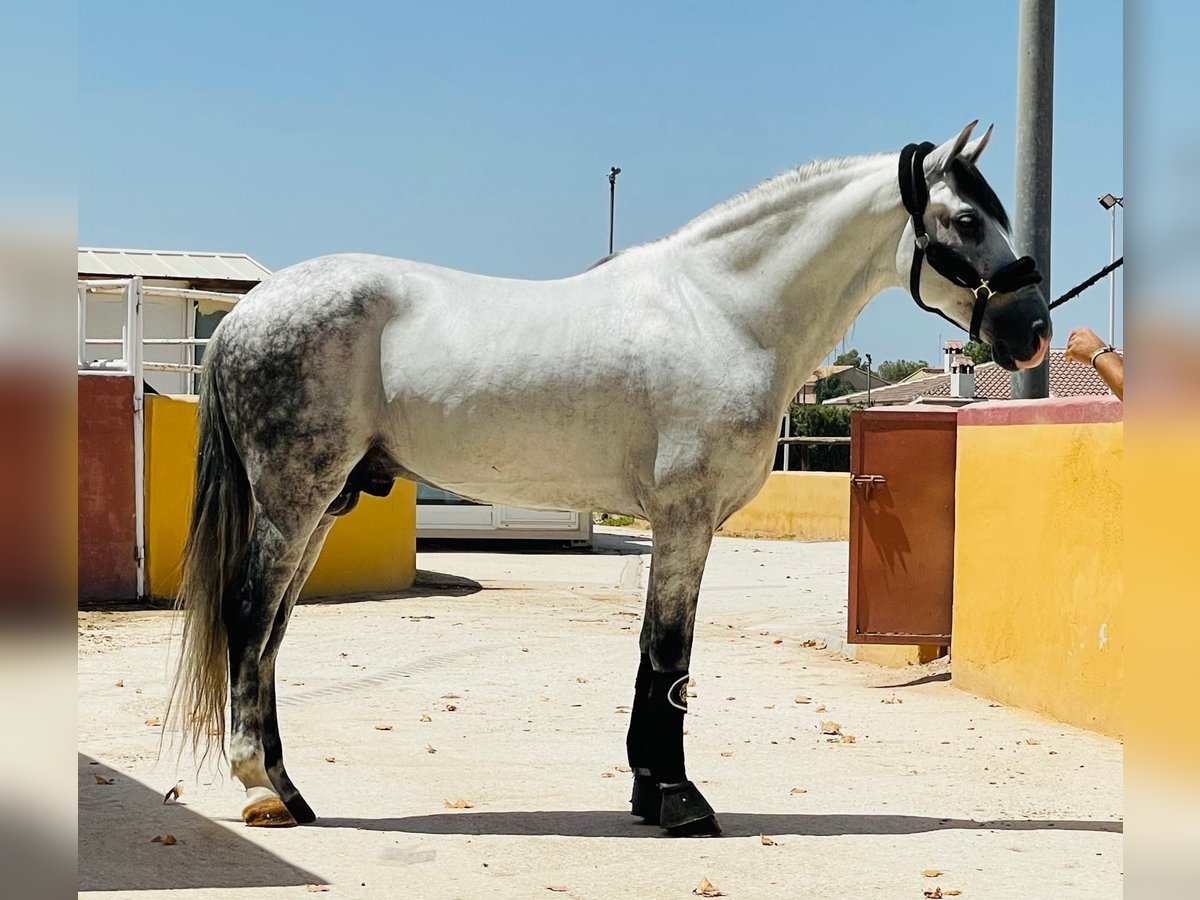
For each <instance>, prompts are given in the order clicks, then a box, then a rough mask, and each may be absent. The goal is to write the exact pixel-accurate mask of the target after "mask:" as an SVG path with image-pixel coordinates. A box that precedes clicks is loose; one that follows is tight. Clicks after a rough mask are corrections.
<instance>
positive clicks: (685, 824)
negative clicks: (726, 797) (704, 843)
mask: <svg viewBox="0 0 1200 900" xmlns="http://www.w3.org/2000/svg"><path fill="white" fill-rule="evenodd" d="M659 790H661V791H662V806H661V808H660V811H659V816H658V823H659V824H660V825H661V826H662V827H663V828H665V829H666V830H667V832H668V833H669V834H671V835H673V836H675V837H701V836H707V835H717V834H720V833H721V825H720V823H719V822H717V815H716V813H715V812H713V808H712V807H711V806H709V805H708V801H707V800H705V799H704V795H703V794H701V793H700V791H699V790H698V789H697V787H696V786H695V785H694V784H692V783H691V782H690V781H683V782H680V783H679V784H662V785H659Z"/></svg>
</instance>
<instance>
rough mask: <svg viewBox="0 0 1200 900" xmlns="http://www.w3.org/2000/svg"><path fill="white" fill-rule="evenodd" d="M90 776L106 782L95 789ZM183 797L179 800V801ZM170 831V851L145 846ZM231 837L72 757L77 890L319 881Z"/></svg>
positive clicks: (109, 772)
mask: <svg viewBox="0 0 1200 900" xmlns="http://www.w3.org/2000/svg"><path fill="white" fill-rule="evenodd" d="M94 776H99V777H100V778H103V779H105V780H107V779H112V783H111V784H100V783H99V782H97V780H96V778H95V777H94ZM185 799H186V798H185ZM164 834H171V835H174V837H175V839H176V840H177V841H178V842H179V843H177V844H175V845H174V846H164V845H163V844H161V843H152V841H153V839H154V838H155V837H157V836H159V835H164ZM324 880H325V879H323V878H321V877H320V876H319V875H315V874H313V873H312V872H309V871H306V870H305V869H301V868H299V867H298V866H294V865H292V864H291V863H289V862H285V861H284V860H282V859H280V858H279V857H278V856H275V855H274V854H273V853H270V852H269V851H267V850H264V849H263V848H262V847H260V846H258V845H257V844H254V843H252V842H250V841H248V840H246V839H245V838H242V837H239V836H238V835H237V834H236V833H235V832H233V831H231V830H229V829H228V828H224V827H222V826H221V825H218V824H216V823H215V822H212V821H210V820H209V819H207V818H206V817H204V816H201V815H199V814H198V813H194V812H192V811H191V810H190V809H188V808H187V806H186V805H185V804H183V803H171V804H166V805H164V804H163V797H162V794H159V793H157V792H155V791H152V790H150V789H149V788H147V787H146V786H145V785H144V784H141V783H140V782H138V781H134V780H133V779H132V778H129V777H128V776H126V775H122V774H121V773H120V772H117V771H116V770H114V769H110V768H108V767H107V766H104V765H101V764H99V763H96V762H95V761H94V760H92V759H91V758H90V757H87V756H85V755H83V754H82V753H81V754H79V890H80V891H169V890H180V889H184V888H243V887H273V886H288V885H305V884H319V883H322V882H323V881H324Z"/></svg>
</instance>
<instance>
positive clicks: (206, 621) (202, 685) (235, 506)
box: [164, 341, 253, 766]
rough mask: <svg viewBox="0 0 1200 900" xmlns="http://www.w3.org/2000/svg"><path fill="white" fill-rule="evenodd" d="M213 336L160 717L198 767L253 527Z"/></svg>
mask: <svg viewBox="0 0 1200 900" xmlns="http://www.w3.org/2000/svg"><path fill="white" fill-rule="evenodd" d="M215 343H216V342H215V341H214V342H210V346H209V347H208V348H207V352H206V354H205V355H206V356H207V357H208V358H207V359H206V363H207V365H205V367H204V372H203V374H202V375H201V380H200V416H199V419H200V422H199V429H200V434H199V450H198V452H197V454H196V493H195V496H194V498H193V501H192V516H191V522H190V524H189V526H188V534H187V543H186V545H185V546H184V551H183V574H182V578H181V580H180V585H179V594H178V596H177V597H176V600H175V609H176V611H177V612H178V611H179V610H182V611H183V634H182V647H181V649H180V656H179V668H178V670H177V671H176V673H175V680H174V682H173V683H172V685H171V693H170V697H169V699H168V701H167V710H166V718H167V720H168V721H167V722H166V723H165V724H164V730H166V728H167V727H169V726H170V725H171V724H172V722H171V719H172V714H174V719H175V722H174V724H176V725H177V726H178V727H180V728H181V730H182V732H183V735H184V739H185V741H188V742H190V743H191V747H192V752H193V754H194V755H195V758H196V762H197V765H198V766H199V765H202V764H203V762H204V760H205V759H206V758H207V757H208V755H209V753H210V752H211V751H212V749H213V746H214V745H215V746H216V748H217V751H218V753H219V754H220V755H221V756H222V757H223V756H224V754H225V741H224V738H225V703H226V699H227V695H228V692H229V649H228V648H229V642H228V636H227V634H226V632H225V622H224V619H223V617H222V603H223V600H224V596H225V592H226V590H227V589H228V588H229V586H230V584H231V583H232V582H233V580H234V578H235V577H236V575H237V573H238V570H239V568H240V566H241V564H242V557H243V556H244V554H245V552H246V547H247V545H248V544H249V541H250V529H251V528H252V527H253V505H252V502H251V495H250V482H249V480H248V479H247V477H246V469H245V466H244V465H243V464H242V460H241V456H240V455H239V454H238V450H237V447H236V446H234V443H233V438H232V436H231V435H230V432H229V423H228V421H227V420H226V418H225V411H224V409H223V407H222V405H221V394H220V390H219V387H218V384H217V376H216V369H217V365H216V357H217V353H216V352H215V351H216V350H217V349H218V348H217V347H216V346H214V344H215Z"/></svg>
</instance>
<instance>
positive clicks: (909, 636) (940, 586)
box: [847, 407, 958, 645]
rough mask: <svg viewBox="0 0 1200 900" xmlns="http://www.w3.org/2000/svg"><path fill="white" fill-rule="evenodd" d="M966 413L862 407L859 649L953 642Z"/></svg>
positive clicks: (856, 427) (855, 614) (853, 445)
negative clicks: (960, 451) (960, 422)
mask: <svg viewBox="0 0 1200 900" xmlns="http://www.w3.org/2000/svg"><path fill="white" fill-rule="evenodd" d="M957 419H958V416H957V410H954V409H930V408H929V407H924V408H919V407H918V408H913V407H908V408H903V407H901V408H885V409H871V410H858V411H856V412H855V413H854V414H853V415H852V416H851V420H850V421H851V424H850V436H851V438H850V609H849V627H848V636H847V640H848V641H849V642H850V643H852V644H932V645H948V644H949V643H950V621H951V600H952V597H953V589H954V464H955V457H956V450H957Z"/></svg>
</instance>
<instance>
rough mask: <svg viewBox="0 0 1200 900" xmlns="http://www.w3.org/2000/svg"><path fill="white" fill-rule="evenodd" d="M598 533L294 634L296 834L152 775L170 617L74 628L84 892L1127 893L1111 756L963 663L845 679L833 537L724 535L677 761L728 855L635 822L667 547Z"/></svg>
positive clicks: (91, 616) (209, 793) (439, 564)
mask: <svg viewBox="0 0 1200 900" xmlns="http://www.w3.org/2000/svg"><path fill="white" fill-rule="evenodd" d="M598 531H599V534H598V536H597V541H596V544H597V547H596V549H595V550H594V551H591V552H587V551H563V552H554V553H545V552H543V553H538V552H529V551H515V550H511V549H509V550H506V549H505V547H504V545H502V544H489V545H487V546H486V549H485V550H484V551H483V552H467V551H464V550H463V549H462V548H457V547H454V548H447V547H445V546H442V547H439V548H433V549H430V550H423V551H422V552H421V553H419V554H418V566H419V567H420V569H421V570H422V576H421V583H420V584H419V585H418V588H417V589H415V590H414V591H412V592H411V593H409V594H407V595H405V596H403V597H399V598H395V599H389V600H375V601H356V602H340V603H309V604H305V605H303V606H301V608H299V609H298V610H297V612H296V613H295V615H294V616H293V619H292V624H291V627H290V629H289V632H288V636H287V640H286V641H285V642H284V645H283V652H282V656H281V659H280V684H279V694H280V698H281V700H280V716H281V719H282V727H283V734H284V743H285V746H286V748H287V750H286V759H287V763H288V768H289V770H290V772H291V774H292V776H293V778H294V779H295V780H296V782H297V783H298V785H299V786H300V788H301V790H302V791H303V792H304V793H305V795H306V797H307V799H308V800H309V802H310V803H311V804H312V806H313V808H314V809H315V810H316V811H317V814H318V815H319V816H320V819H319V820H318V822H317V823H316V825H314V826H311V827H305V828H293V829H282V830H264V829H249V828H246V827H244V826H243V825H242V824H241V821H240V819H239V817H238V813H239V810H240V808H241V791H240V789H239V786H238V785H237V783H236V782H233V781H231V779H230V778H229V777H228V775H226V774H223V773H216V774H214V773H213V771H212V769H211V768H209V769H206V770H202V772H201V775H200V777H199V779H198V780H197V779H196V778H195V777H194V776H193V773H194V766H193V764H192V762H191V761H190V759H188V758H186V757H185V759H184V761H183V762H181V763H178V764H177V763H176V761H175V757H174V756H173V755H170V754H164V755H163V757H162V759H161V760H158V759H157V753H158V746H159V738H160V733H161V731H162V729H161V728H160V727H158V726H157V725H155V724H154V722H155V718H154V717H156V716H161V713H162V701H163V698H164V696H165V692H166V686H167V682H168V677H169V670H168V630H169V626H170V622H171V615H170V613H166V612H160V611H122V612H95V611H92V612H84V613H81V614H80V616H79V634H80V640H79V813H80V824H79V880H80V889H81V891H83V892H86V896H89V897H160V896H172V897H175V896H178V897H214V898H216V897H221V898H225V897H242V896H245V897H254V898H258V897H262V898H267V897H300V896H308V895H309V894H310V893H312V892H322V893H323V892H326V891H327V892H328V893H329V895H330V896H342V897H385V898H391V897H405V898H472V900H473V898H482V897H487V898H537V897H546V898H550V897H570V898H604V900H613V898H625V897H629V898H680V900H683V898H690V897H693V896H695V894H694V890H695V889H696V888H697V887H698V885H700V883H701V879H707V880H708V882H709V883H710V884H711V885H713V886H715V888H716V889H717V890H719V891H721V892H723V893H724V895H725V896H728V897H731V898H738V897H742V898H772V897H790V898H794V897H846V898H874V897H880V898H910V897H911V898H916V900H919V898H922V897H927V896H934V897H936V896H959V895H957V894H954V893H951V892H952V891H961V896H962V897H963V898H967V900H970V898H1017V897H1019V898H1022V900H1029V898H1041V897H1045V898H1054V900H1066V898H1074V897H1079V898H1088V900H1095V898H1103V897H1118V896H1120V895H1121V883H1122V876H1121V871H1122V834H1121V832H1122V805H1121V794H1122V778H1121V746H1120V744H1119V743H1118V742H1116V741H1113V740H1109V739H1105V738H1102V737H1098V736H1096V735H1093V734H1089V733H1087V732H1083V731H1079V730H1077V729H1073V728H1070V727H1067V726H1063V725H1060V724H1058V723H1055V722H1051V721H1048V720H1045V719H1041V718H1038V717H1036V716H1034V715H1032V714H1028V713H1025V712H1022V711H1019V710H1012V709H1007V708H1003V707H999V706H995V705H993V704H990V703H988V702H987V701H986V700H982V699H978V698H975V697H972V696H969V695H967V694H965V693H963V692H961V691H958V690H956V689H955V688H954V687H953V686H952V685H951V684H950V682H949V672H948V671H947V669H948V666H947V664H946V663H945V661H939V662H938V663H934V664H931V665H930V666H926V667H921V668H910V669H907V670H903V671H896V670H886V669H880V668H876V667H874V666H871V665H869V664H866V663H858V662H855V661H853V660H849V659H846V658H845V657H844V656H843V655H841V653H840V652H839V650H840V649H841V639H842V634H843V629H844V627H845V626H844V621H845V595H846V588H845V584H846V545H845V544H843V543H839V544H800V543H790V542H771V541H751V540H740V539H736V538H718V539H717V540H716V542H715V544H714V548H713V552H712V555H711V557H710V561H709V566H708V572H707V575H706V577H705V581H704V588H703V591H702V594H701V608H700V616H699V620H698V626H697V635H696V646H695V651H694V654H693V662H692V671H693V675H694V677H695V679H696V682H697V684H696V688H695V694H696V697H695V699H694V700H692V703H691V710H692V711H691V713H690V714H689V715H688V717H687V727H688V729H689V736H688V739H687V748H688V769H689V773H690V775H691V777H692V778H693V779H694V780H695V781H696V782H697V783H698V784H699V785H700V786H701V789H702V790H703V791H704V793H705V795H706V796H707V797H708V799H709V800H710V802H711V803H712V804H713V806H714V807H715V808H716V809H717V812H718V815H719V818H720V820H721V823H722V825H723V826H724V829H725V834H724V836H722V837H720V838H716V839H699V840H695V839H693V840H687V839H675V838H669V837H666V836H664V834H663V833H662V832H661V831H660V830H659V829H658V828H655V827H649V826H645V825H642V824H640V823H639V821H638V820H635V819H633V818H632V817H631V816H629V815H628V812H627V810H628V797H629V788H630V778H631V776H630V775H628V774H627V773H626V772H624V771H623V767H624V763H625V759H624V735H625V726H626V722H627V718H628V712H629V707H628V704H629V702H630V697H631V692H632V687H633V676H634V672H635V670H636V667H637V657H638V650H637V632H638V628H639V626H640V621H641V617H640V611H641V598H642V592H643V590H644V588H645V582H646V574H647V571H648V568H649V557H648V552H649V538H648V537H647V536H646V535H644V534H642V533H640V532H636V531H633V530H630V529H599V530H598ZM806 642H807V643H808V646H806V645H805V643H806ZM823 644H824V645H825V646H824V648H823V649H822V645H823ZM801 701H805V702H801ZM823 722H833V723H837V724H838V725H839V726H840V731H841V733H842V737H839V736H837V735H826V734H823V733H822V728H821V725H822V723H823ZM827 730H833V729H832V727H829V728H828V729H827ZM847 735H851V736H853V742H850V741H849V740H848V739H846V738H845V737H844V736H847ZM180 779H182V781H183V787H184V790H183V794H182V797H181V798H180V800H179V801H178V802H173V803H166V804H164V802H163V795H164V792H166V791H167V790H168V788H170V787H171V786H172V785H174V784H175V783H176V781H177V780H180ZM101 782H104V783H101ZM109 782H111V783H109ZM459 800H462V801H464V803H465V804H469V806H467V807H466V808H457V809H454V808H448V807H449V806H451V805H453V804H455V803H456V802H457V801H459ZM167 834H170V835H172V836H174V838H175V839H176V841H177V842H176V843H175V844H173V845H168V844H164V843H162V842H154V841H153V839H154V838H155V837H159V836H162V835H167ZM934 872H936V873H940V874H934V875H930V874H928V873H934ZM939 890H940V892H941V893H938V891H939Z"/></svg>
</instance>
